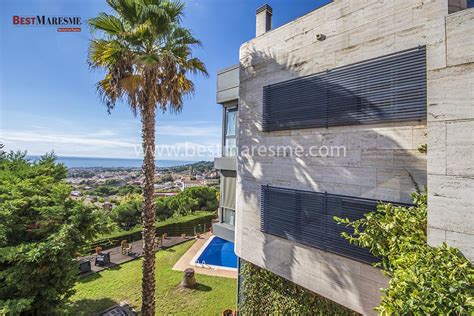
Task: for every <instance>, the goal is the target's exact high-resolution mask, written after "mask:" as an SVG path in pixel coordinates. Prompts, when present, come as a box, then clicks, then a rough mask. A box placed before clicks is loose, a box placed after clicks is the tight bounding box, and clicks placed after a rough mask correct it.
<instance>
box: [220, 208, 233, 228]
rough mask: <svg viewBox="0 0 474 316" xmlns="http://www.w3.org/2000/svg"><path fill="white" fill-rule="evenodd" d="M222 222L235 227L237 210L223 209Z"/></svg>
mask: <svg viewBox="0 0 474 316" xmlns="http://www.w3.org/2000/svg"><path fill="white" fill-rule="evenodd" d="M222 222H223V223H225V224H227V225H231V226H235V210H233V209H230V208H225V207H223V208H222Z"/></svg>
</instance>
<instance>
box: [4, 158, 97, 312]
mask: <svg viewBox="0 0 474 316" xmlns="http://www.w3.org/2000/svg"><path fill="white" fill-rule="evenodd" d="M65 178H66V168H65V167H64V165H62V164H57V163H56V162H55V156H54V155H45V156H43V157H42V158H41V159H39V160H38V161H37V162H34V163H32V162H29V161H27V160H26V159H25V153H20V152H18V153H9V154H6V153H1V154H0V284H1V285H0V314H1V315H5V314H13V315H18V314H32V315H37V314H52V313H55V312H56V311H57V309H58V305H59V304H60V303H62V302H64V301H65V299H67V298H68V297H69V296H70V295H71V294H72V288H73V286H74V283H75V281H76V276H77V273H78V263H77V261H75V260H74V259H75V257H76V253H77V251H78V250H79V249H80V247H81V246H82V245H83V244H84V243H85V241H86V240H88V239H91V238H92V237H93V236H94V235H95V234H96V233H97V232H98V231H99V229H100V228H101V227H102V223H103V221H102V220H103V218H102V217H101V214H100V211H99V210H97V209H96V208H94V207H91V206H85V205H84V204H83V203H82V201H75V200H72V199H71V198H70V197H69V196H70V193H71V190H72V188H71V187H70V186H69V185H68V184H67V183H66V182H65V181H63V180H64V179H65Z"/></svg>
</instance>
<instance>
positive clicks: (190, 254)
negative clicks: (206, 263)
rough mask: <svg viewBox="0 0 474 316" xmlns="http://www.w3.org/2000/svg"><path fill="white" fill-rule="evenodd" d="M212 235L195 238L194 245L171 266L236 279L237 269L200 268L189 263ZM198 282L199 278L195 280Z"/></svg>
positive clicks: (181, 269) (178, 269)
mask: <svg viewBox="0 0 474 316" xmlns="http://www.w3.org/2000/svg"><path fill="white" fill-rule="evenodd" d="M211 236H212V234H211V233H206V234H203V235H201V238H199V239H196V242H195V243H194V245H192V246H191V248H189V249H188V251H186V253H185V254H184V255H183V256H182V257H181V258H179V260H178V261H177V262H176V264H175V265H174V266H173V270H175V271H184V270H185V269H187V268H193V269H194V271H195V272H196V273H197V274H205V275H210V276H219V277H224V278H231V279H237V271H231V270H223V269H214V268H202V267H198V266H193V265H191V263H190V262H191V260H192V259H193V258H194V257H195V256H196V254H197V253H198V252H199V250H200V249H201V248H202V247H203V246H204V244H205V243H206V241H207V240H208V239H209V238H210V237H211ZM197 281H198V282H199V279H198V280H197Z"/></svg>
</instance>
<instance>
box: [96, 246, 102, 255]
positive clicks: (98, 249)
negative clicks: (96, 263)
mask: <svg viewBox="0 0 474 316" xmlns="http://www.w3.org/2000/svg"><path fill="white" fill-rule="evenodd" d="M101 252H102V247H101V246H97V247H95V253H96V254H97V255H100V253H101Z"/></svg>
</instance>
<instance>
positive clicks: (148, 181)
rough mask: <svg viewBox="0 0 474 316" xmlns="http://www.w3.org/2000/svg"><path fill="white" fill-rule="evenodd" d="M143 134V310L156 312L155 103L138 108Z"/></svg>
mask: <svg viewBox="0 0 474 316" xmlns="http://www.w3.org/2000/svg"><path fill="white" fill-rule="evenodd" d="M141 116H142V138H143V152H144V155H145V156H144V159H143V167H142V168H143V173H144V175H145V181H144V186H143V195H144V199H145V202H144V205H143V211H142V222H143V269H142V271H143V275H142V314H143V315H144V316H151V315H155V201H154V193H155V189H154V184H155V107H154V105H152V106H147V107H144V108H143V109H142V111H141Z"/></svg>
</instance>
